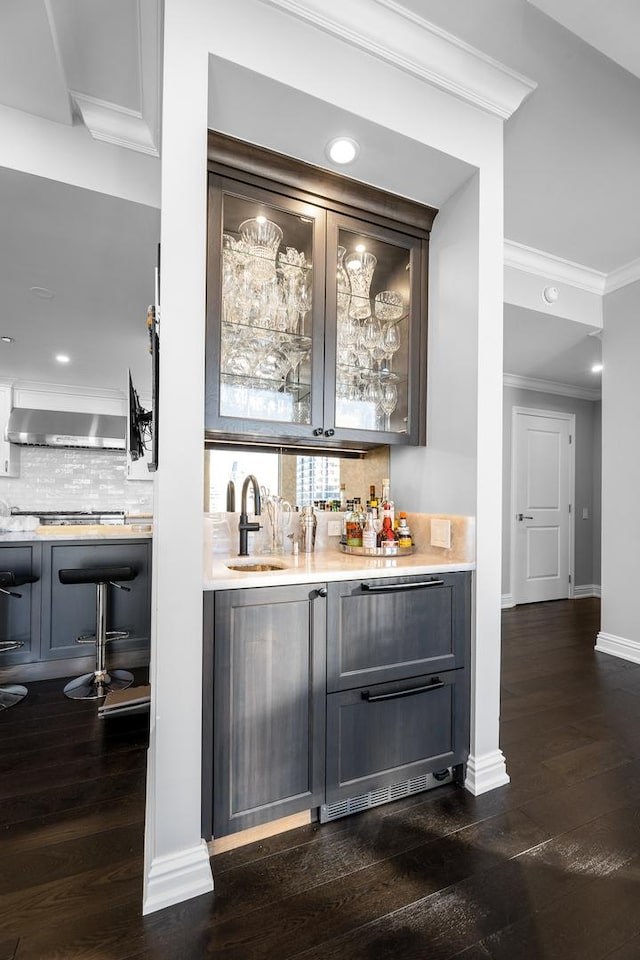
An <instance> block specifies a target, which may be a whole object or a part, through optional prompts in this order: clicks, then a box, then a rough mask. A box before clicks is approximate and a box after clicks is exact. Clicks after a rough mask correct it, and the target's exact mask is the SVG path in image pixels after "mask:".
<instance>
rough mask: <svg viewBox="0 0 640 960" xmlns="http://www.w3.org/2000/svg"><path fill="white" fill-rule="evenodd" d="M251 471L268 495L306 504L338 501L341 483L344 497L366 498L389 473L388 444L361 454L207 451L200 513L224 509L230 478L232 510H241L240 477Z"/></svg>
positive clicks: (242, 479) (241, 480)
mask: <svg viewBox="0 0 640 960" xmlns="http://www.w3.org/2000/svg"><path fill="white" fill-rule="evenodd" d="M251 473H252V474H254V476H255V477H256V478H257V480H258V483H259V485H260V486H261V487H263V488H264V490H265V491H266V492H268V493H269V494H271V495H275V496H279V497H282V498H283V499H284V500H287V501H288V502H289V503H291V504H294V505H295V504H297V505H298V506H301V507H302V506H306V505H307V504H310V503H312V502H313V501H315V500H327V499H330V500H339V499H340V487H341V485H342V484H344V488H345V489H344V494H345V498H346V499H348V500H349V499H352V498H353V497H361V498H362V501H363V503H364V502H365V501H366V500H367V498H368V496H369V487H370V486H372V485H373V486H375V488H376V491H377V493H378V494H380V493H381V492H382V481H383V479H385V478H386V477H388V476H389V447H376V448H375V449H374V450H370V451H369V452H368V453H366V454H365V455H364V456H363V457H362V458H358V459H352V458H339V457H323V456H300V455H296V454H290V453H280V452H279V451H277V450H274V451H273V452H270V451H266V452H265V451H264V450H256V451H255V452H254V451H251V450H228V449H220V450H207V451H206V453H205V490H204V511H205V513H214V512H219V511H224V510H227V508H228V506H229V503H228V500H227V490H228V484H229V481H233V489H234V491H235V509H236V510H239V509H240V496H241V491H242V484H243V482H244V478H245V477H246V476H247V475H248V474H251Z"/></svg>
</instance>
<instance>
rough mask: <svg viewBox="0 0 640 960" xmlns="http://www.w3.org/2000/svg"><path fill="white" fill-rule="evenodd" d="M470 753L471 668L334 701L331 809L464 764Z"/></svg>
mask: <svg viewBox="0 0 640 960" xmlns="http://www.w3.org/2000/svg"><path fill="white" fill-rule="evenodd" d="M467 756H468V694H467V672H466V670H449V671H446V672H443V673H438V674H430V675H426V676H418V677H411V678H409V679H408V680H403V681H398V682H395V683H385V684H378V685H376V686H372V687H366V688H362V687H359V688H357V689H356V690H344V691H341V692H340V693H330V694H329V695H328V697H327V782H326V803H327V804H332V803H335V802H336V801H339V800H343V799H345V798H348V797H358V796H361V795H362V794H365V793H368V792H370V791H374V790H379V789H380V788H382V787H388V786H390V785H392V784H399V783H404V782H405V781H407V780H411V779H413V778H416V777H421V776H423V775H424V774H426V773H433V772H434V771H436V770H442V769H444V768H446V767H452V766H456V765H457V764H459V763H464V762H465V761H466V759H467Z"/></svg>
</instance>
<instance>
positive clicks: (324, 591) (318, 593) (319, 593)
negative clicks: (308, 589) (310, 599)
mask: <svg viewBox="0 0 640 960" xmlns="http://www.w3.org/2000/svg"><path fill="white" fill-rule="evenodd" d="M328 592H329V591H328V590H327V588H326V587H318V589H317V590H316V597H326V595H327V593H328Z"/></svg>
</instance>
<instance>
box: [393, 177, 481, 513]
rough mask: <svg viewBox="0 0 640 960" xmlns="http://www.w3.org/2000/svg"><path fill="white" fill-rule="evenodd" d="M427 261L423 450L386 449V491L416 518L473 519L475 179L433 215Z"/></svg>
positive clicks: (475, 277) (475, 377) (475, 347)
mask: <svg viewBox="0 0 640 960" xmlns="http://www.w3.org/2000/svg"><path fill="white" fill-rule="evenodd" d="M429 261H430V262H429V355H428V371H429V375H428V381H427V446H426V447H391V460H390V478H391V489H392V491H393V497H394V500H395V501H396V503H404V504H410V505H411V509H412V510H415V511H416V512H418V513H453V514H462V515H465V516H475V514H476V477H477V456H476V446H477V416H478V413H477V411H478V398H477V393H478V371H477V365H478V177H477V175H475V176H473V177H472V178H471V179H470V180H469V181H467V183H466V184H464V186H463V187H461V188H460V190H458V192H457V193H455V194H454V195H453V197H451V198H450V199H449V200H448V201H447V203H446V204H444V206H443V207H442V209H441V210H440V212H439V213H438V216H437V217H436V219H435V223H434V226H433V231H432V233H431V241H430V255H429ZM424 362H425V363H426V362H427V358H426V357H425V358H424Z"/></svg>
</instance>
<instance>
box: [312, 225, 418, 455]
mask: <svg viewBox="0 0 640 960" xmlns="http://www.w3.org/2000/svg"><path fill="white" fill-rule="evenodd" d="M420 252H421V241H420V240H419V239H418V238H414V237H411V236H405V235H404V234H400V233H396V232H395V231H392V230H386V229H384V228H378V227H375V226H372V225H371V224H367V223H361V222H360V221H358V220H353V219H350V218H346V217H341V216H338V215H335V214H329V218H328V244H327V339H328V343H329V345H330V347H331V349H330V351H327V356H326V358H325V362H326V363H327V364H329V363H331V364H332V368H333V372H334V375H335V387H334V389H333V391H332V393H333V396H332V397H331V398H326V400H325V420H329V419H332V420H333V423H334V425H335V432H336V436H337V437H339V436H340V435H345V436H346V435H348V434H353V433H354V432H355V433H357V434H359V435H362V436H363V437H364V436H365V435H369V434H370V433H373V432H375V433H378V434H381V435H384V436H381V438H380V442H382V443H394V442H396V443H397V442H411V441H412V437H413V435H414V433H415V431H416V430H417V428H418V425H417V424H416V423H415V420H416V419H417V414H418V408H419V396H420V393H419V390H420V387H419V379H420V363H422V364H426V355H425V356H423V357H421V352H422V349H423V347H422V345H421V337H420V279H421V277H420V275H421V268H420V264H421V257H420ZM334 274H335V276H334ZM330 315H332V316H333V317H335V328H334V330H333V332H332V335H331V336H329V332H328V325H329V316H330ZM330 356H331V357H332V359H331V360H330V359H329V357H330ZM347 432H348V433H347ZM413 442H415V440H413Z"/></svg>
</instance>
